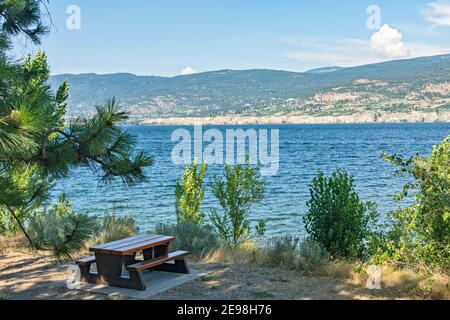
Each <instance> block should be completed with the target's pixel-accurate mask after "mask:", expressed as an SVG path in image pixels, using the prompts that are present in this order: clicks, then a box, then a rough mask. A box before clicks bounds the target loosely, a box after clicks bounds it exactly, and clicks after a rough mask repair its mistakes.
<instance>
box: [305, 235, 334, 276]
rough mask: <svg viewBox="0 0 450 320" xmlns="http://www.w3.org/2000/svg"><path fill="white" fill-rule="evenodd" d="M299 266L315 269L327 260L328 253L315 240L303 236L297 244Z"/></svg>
mask: <svg viewBox="0 0 450 320" xmlns="http://www.w3.org/2000/svg"><path fill="white" fill-rule="evenodd" d="M299 254H300V259H299V267H300V268H301V269H306V270H316V269H317V268H318V267H320V266H323V265H324V264H325V263H327V262H328V253H327V252H326V250H325V249H324V248H323V247H322V246H321V245H320V244H318V243H317V242H315V241H313V240H311V239H309V238H305V239H303V240H302V241H301V242H300V244H299Z"/></svg>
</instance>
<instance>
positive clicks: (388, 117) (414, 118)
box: [135, 111, 450, 126]
mask: <svg viewBox="0 0 450 320" xmlns="http://www.w3.org/2000/svg"><path fill="white" fill-rule="evenodd" d="M435 122H442V123H449V122H450V111H445V112H440V113H437V112H413V113H384V114H379V115H376V114H374V113H360V114H353V115H341V116H332V115H330V116H306V115H275V116H238V115H230V116H216V117H169V118H145V119H142V120H139V121H136V123H135V124H138V125H144V126H157V125H165V126H182V125H283V124H287V125H289V124H377V123H378V124H383V123H435Z"/></svg>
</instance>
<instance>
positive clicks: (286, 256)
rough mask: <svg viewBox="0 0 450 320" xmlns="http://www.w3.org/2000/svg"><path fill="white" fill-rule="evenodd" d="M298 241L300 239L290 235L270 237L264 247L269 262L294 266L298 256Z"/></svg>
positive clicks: (275, 264) (276, 264) (273, 264)
mask: <svg viewBox="0 0 450 320" xmlns="http://www.w3.org/2000/svg"><path fill="white" fill-rule="evenodd" d="M298 243H299V239H297V238H294V237H292V236H288V235H286V236H281V237H273V238H271V239H269V241H267V244H266V246H265V248H264V250H265V253H266V259H267V262H268V263H269V264H270V265H272V266H279V265H283V266H286V267H289V268H292V267H294V266H295V264H296V260H297V256H298Z"/></svg>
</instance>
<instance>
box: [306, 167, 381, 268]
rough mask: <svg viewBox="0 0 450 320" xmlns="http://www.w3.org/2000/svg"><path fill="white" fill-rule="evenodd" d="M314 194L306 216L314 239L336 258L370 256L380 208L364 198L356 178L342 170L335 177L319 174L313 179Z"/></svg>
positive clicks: (307, 224) (309, 232) (311, 190)
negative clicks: (369, 241) (356, 184)
mask: <svg viewBox="0 0 450 320" xmlns="http://www.w3.org/2000/svg"><path fill="white" fill-rule="evenodd" d="M310 194H311V199H310V200H309V201H308V202H307V206H308V208H309V209H308V212H307V213H306V215H305V216H304V222H305V227H306V231H307V232H308V234H309V236H310V239H311V240H313V241H315V242H317V243H319V244H320V245H322V246H323V247H324V248H325V249H326V250H327V252H328V253H329V254H331V255H332V256H333V257H341V258H349V259H354V258H366V257H367V244H368V240H369V238H370V236H371V233H372V232H371V230H370V224H371V222H374V221H375V219H376V209H375V208H376V207H375V204H374V203H372V202H363V201H361V199H360V198H359V196H358V194H357V193H356V191H355V187H354V180H353V177H351V176H349V175H348V174H347V173H346V172H344V171H340V170H338V171H336V172H335V173H333V174H332V175H331V177H326V176H325V175H324V174H323V173H319V175H318V176H317V177H315V178H314V179H313V181H312V186H311V188H310Z"/></svg>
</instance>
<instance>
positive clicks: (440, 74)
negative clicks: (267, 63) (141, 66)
mask: <svg viewBox="0 0 450 320" xmlns="http://www.w3.org/2000/svg"><path fill="white" fill-rule="evenodd" d="M65 79H67V80H68V81H69V84H70V98H69V105H70V109H69V113H71V114H89V113H90V112H91V111H92V110H93V106H94V105H95V104H101V103H103V102H104V101H105V100H107V99H108V98H111V97H113V96H115V97H116V98H118V99H119V100H120V101H121V103H122V105H123V106H124V108H125V109H126V110H127V111H129V112H130V113H131V114H132V115H133V117H134V118H136V119H139V118H148V117H168V116H172V117H177V116H214V115H224V114H244V115H256V116H258V115H273V114H277V115H280V114H301V115H323V114H329V115H330V114H331V115H333V114H351V113H355V112H365V111H371V112H412V111H439V110H448V109H449V105H450V55H441V56H433V57H422V58H415V59H404V60H397V61H390V62H384V63H378V64H372V65H365V66H359V67H353V68H334V67H332V68H325V69H323V68H322V69H316V70H315V71H314V70H312V72H311V71H309V72H305V73H296V72H287V71H277V70H244V71H236V70H220V71H212V72H205V73H199V74H193V75H187V76H177V77H172V78H168V77H156V76H137V75H133V74H128V73H120V74H107V75H98V74H79V75H72V74H61V75H55V76H52V77H51V79H50V83H51V85H52V87H53V88H54V89H56V88H57V86H58V85H59V84H61V83H62V82H63V81H64V80H65Z"/></svg>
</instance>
